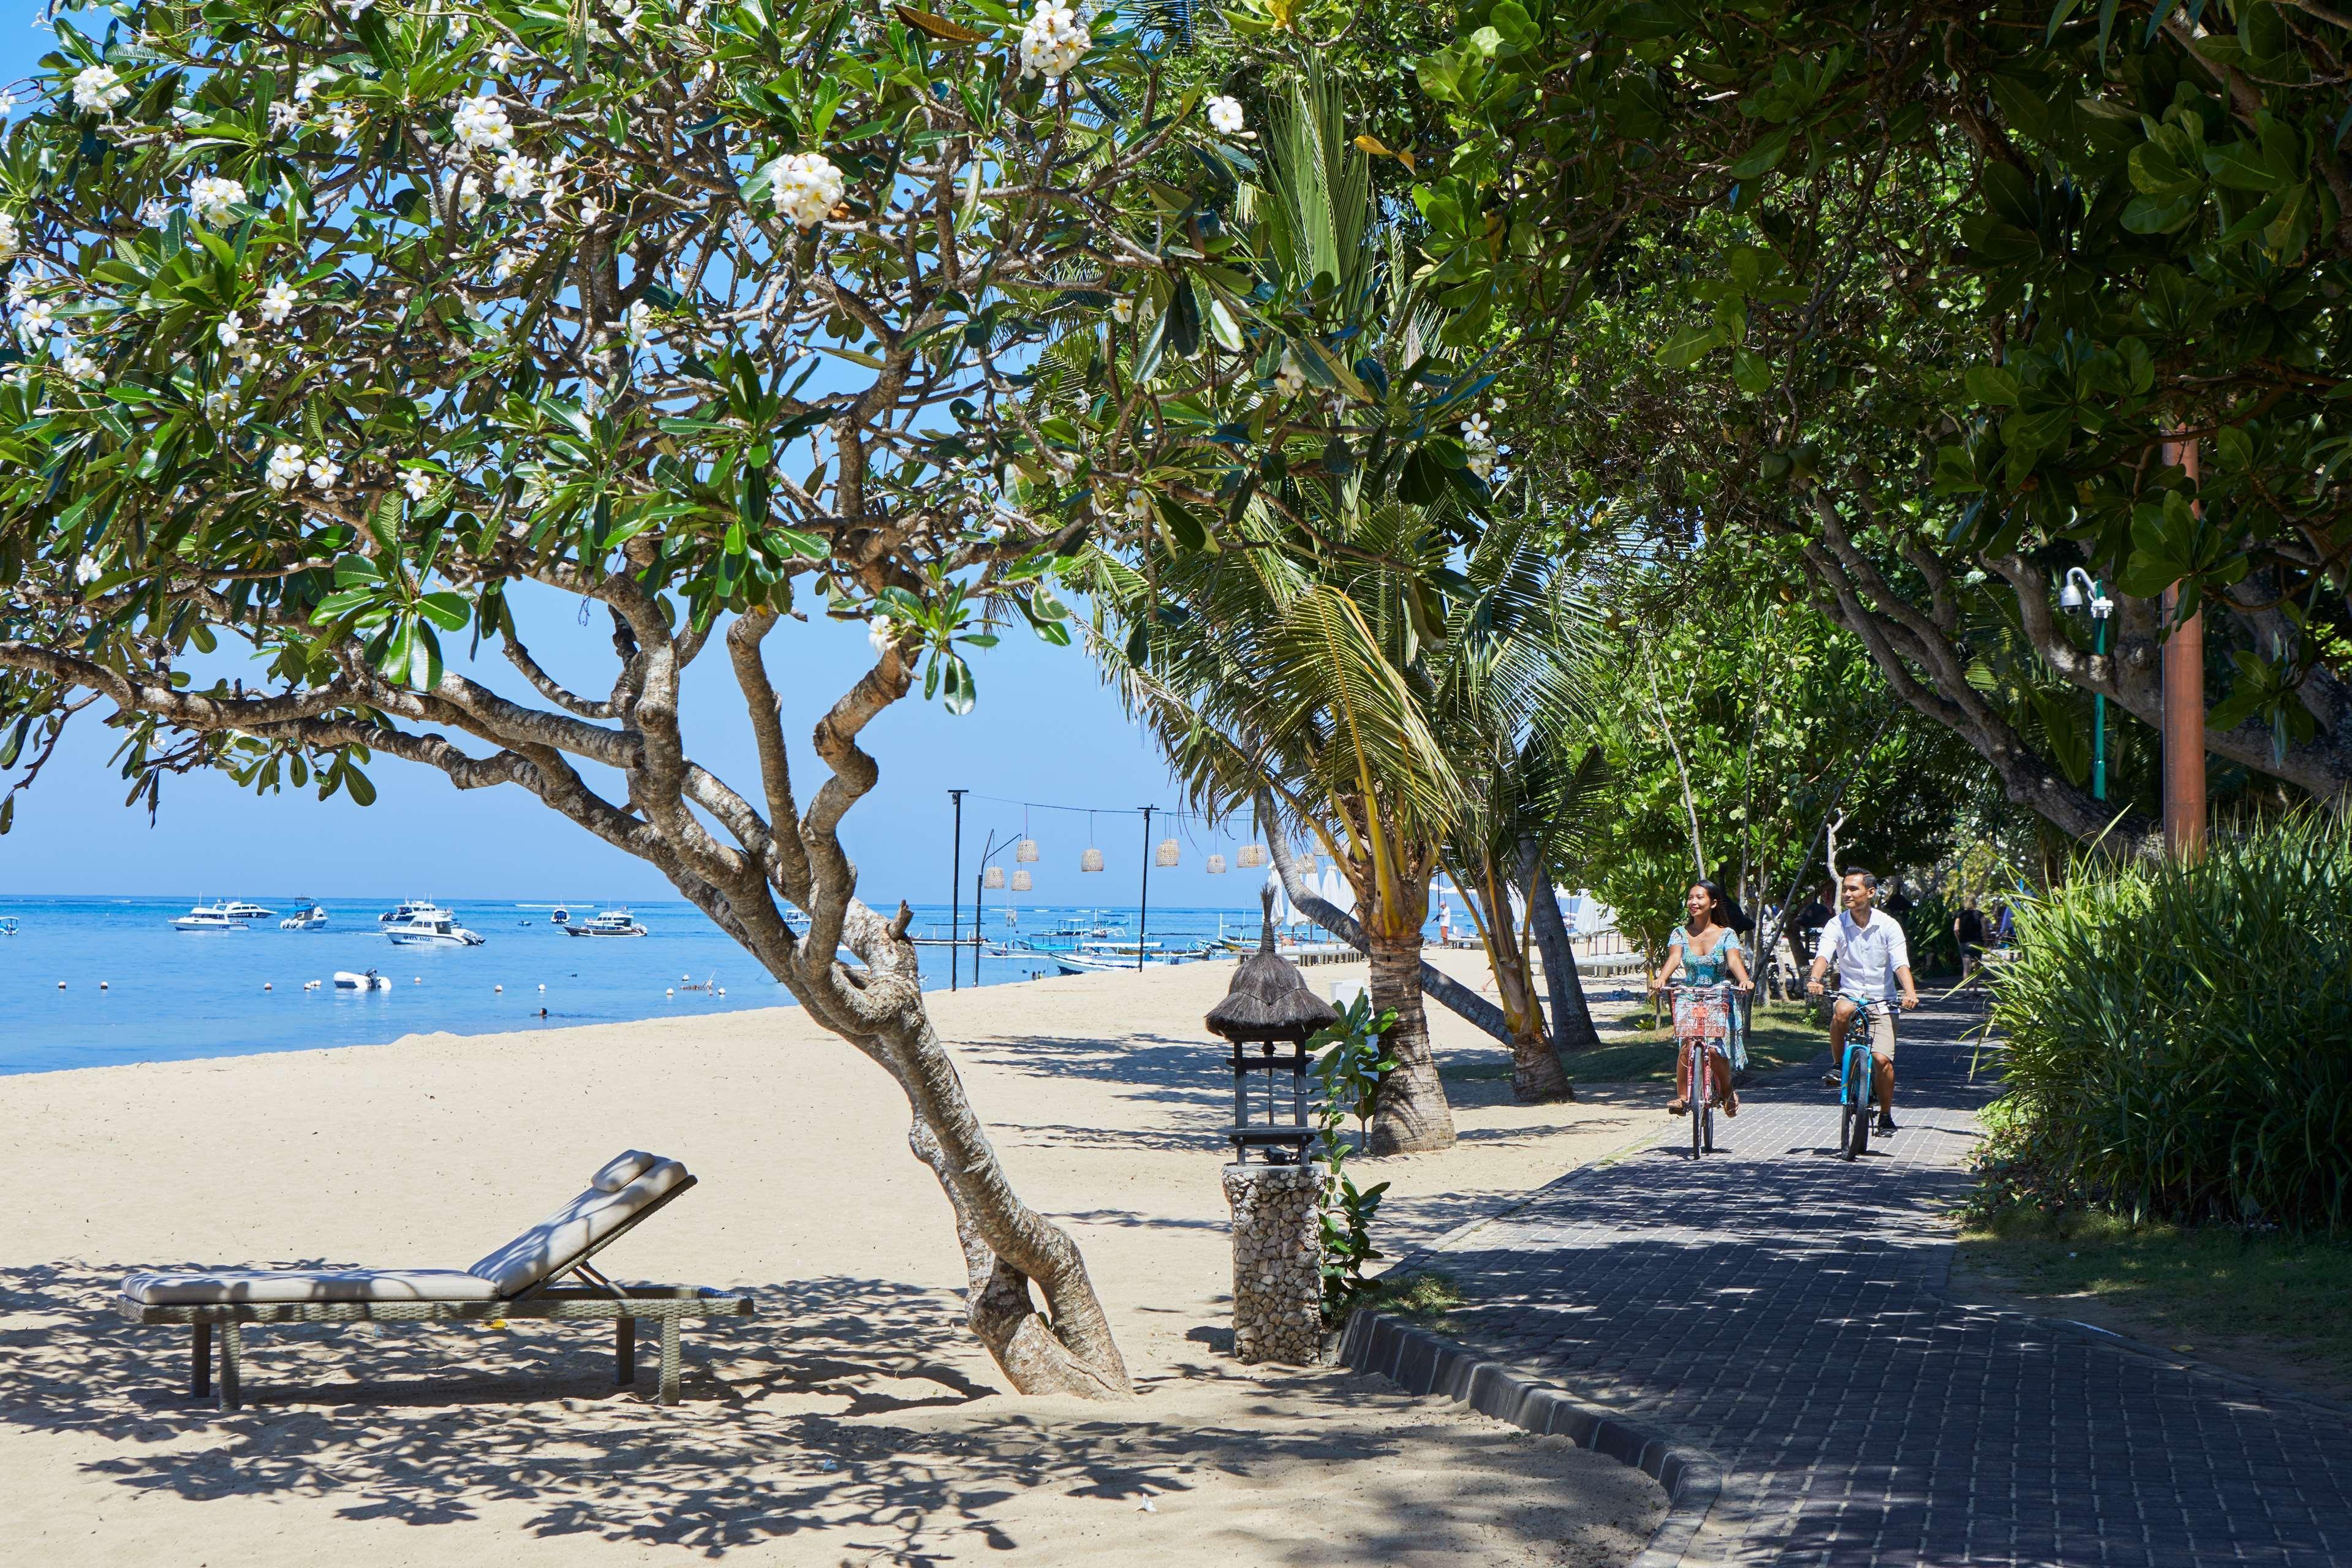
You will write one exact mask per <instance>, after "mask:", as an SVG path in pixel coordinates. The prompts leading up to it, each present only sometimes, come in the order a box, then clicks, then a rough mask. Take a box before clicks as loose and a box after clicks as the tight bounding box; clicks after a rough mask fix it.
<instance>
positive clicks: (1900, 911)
mask: <svg viewBox="0 0 2352 1568" xmlns="http://www.w3.org/2000/svg"><path fill="white" fill-rule="evenodd" d="M1903 881H1904V879H1903V878H1901V877H1899V876H1898V877H1896V878H1895V892H1894V894H1893V895H1892V896H1890V897H1889V898H1888V899H1887V901H1886V902H1885V904H1881V905H1880V906H1879V907H1881V908H1882V909H1884V910H1885V911H1886V913H1887V914H1889V915H1894V916H1895V918H1896V919H1898V920H1899V919H1901V918H1902V917H1903V916H1904V915H1908V914H1910V913H1911V912H1912V911H1913V910H1914V909H1916V908H1917V907H1918V905H1916V904H1913V903H1912V902H1911V895H1910V894H1908V893H1906V892H1905V891H1904V887H1903Z"/></svg>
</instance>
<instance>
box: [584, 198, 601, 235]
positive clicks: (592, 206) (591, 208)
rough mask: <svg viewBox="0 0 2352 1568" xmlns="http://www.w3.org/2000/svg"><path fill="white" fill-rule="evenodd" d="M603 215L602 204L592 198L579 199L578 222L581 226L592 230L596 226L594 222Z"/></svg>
mask: <svg viewBox="0 0 2352 1568" xmlns="http://www.w3.org/2000/svg"><path fill="white" fill-rule="evenodd" d="M603 216H604V203H602V202H600V201H598V200H597V199H596V198H595V197H593V196H583V197H581V198H580V221H581V222H582V223H583V224H585V225H588V226H589V227H591V228H593V227H595V225H596V220H597V219H599V218H601V217H603Z"/></svg>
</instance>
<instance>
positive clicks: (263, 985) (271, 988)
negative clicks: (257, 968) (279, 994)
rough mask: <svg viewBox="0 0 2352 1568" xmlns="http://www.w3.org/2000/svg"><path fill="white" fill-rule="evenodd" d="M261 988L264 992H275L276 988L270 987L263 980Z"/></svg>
mask: <svg viewBox="0 0 2352 1568" xmlns="http://www.w3.org/2000/svg"><path fill="white" fill-rule="evenodd" d="M261 988H262V989H263V990H265V991H268V990H275V989H276V987H274V986H272V985H271V984H270V983H269V982H268V981H267V980H264V981H262V982H261Z"/></svg>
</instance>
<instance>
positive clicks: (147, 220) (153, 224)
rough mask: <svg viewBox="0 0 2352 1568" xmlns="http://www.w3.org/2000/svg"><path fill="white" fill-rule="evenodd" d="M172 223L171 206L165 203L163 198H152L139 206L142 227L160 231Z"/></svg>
mask: <svg viewBox="0 0 2352 1568" xmlns="http://www.w3.org/2000/svg"><path fill="white" fill-rule="evenodd" d="M171 221H172V206H171V204H170V203H168V202H166V201H164V200H163V198H162V197H161V196H150V197H148V198H147V199H146V200H145V201H143V202H142V203H140V204H139V225H140V227H142V228H150V229H160V228H162V227H163V225H165V224H168V223H170V222H171Z"/></svg>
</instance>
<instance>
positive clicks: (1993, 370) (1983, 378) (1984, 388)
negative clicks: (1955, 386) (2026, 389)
mask: <svg viewBox="0 0 2352 1568" xmlns="http://www.w3.org/2000/svg"><path fill="white" fill-rule="evenodd" d="M1966 379H1967V382H1968V387H1969V396H1970V397H1972V398H1974V399H1975V400H1976V401H1977V402H1985V403H1993V404H1995V405H1997V406H1999V407H2001V408H2015V407H2016V406H2017V400H2018V396H2019V387H2018V384H2017V377H2016V375H2015V374H2014V373H2013V372H2011V371H2009V370H2007V369H2005V368H2004V367H2002V366H2000V365H1970V366H1969V373H1968V376H1967V378H1966Z"/></svg>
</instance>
